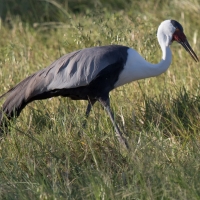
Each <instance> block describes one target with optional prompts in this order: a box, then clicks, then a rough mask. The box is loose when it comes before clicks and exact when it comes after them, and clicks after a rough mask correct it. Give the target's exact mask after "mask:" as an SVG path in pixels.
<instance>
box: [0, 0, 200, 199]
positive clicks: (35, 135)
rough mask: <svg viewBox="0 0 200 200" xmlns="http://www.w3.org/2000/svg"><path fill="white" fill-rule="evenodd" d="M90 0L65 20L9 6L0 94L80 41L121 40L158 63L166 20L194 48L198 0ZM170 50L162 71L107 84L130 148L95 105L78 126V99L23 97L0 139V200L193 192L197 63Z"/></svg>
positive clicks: (198, 151)
mask: <svg viewBox="0 0 200 200" xmlns="http://www.w3.org/2000/svg"><path fill="white" fill-rule="evenodd" d="M52 2H54V3H59V2H56V1H52ZM69 2H70V3H72V2H71V1H69ZM81 2H82V3H83V2H84V1H81ZM98 2H101V4H99V5H100V7H95V6H94V7H87V4H86V3H85V2H84V6H86V7H87V9H83V10H81V12H77V10H76V11H74V13H73V12H72V11H73V10H72V11H70V12H69V13H70V17H66V18H65V20H63V18H62V17H61V18H60V20H59V18H58V16H59V15H56V19H55V20H53V21H51V20H46V21H43V19H42V20H41V21H40V20H37V19H38V18H39V17H38V16H37V17H35V15H36V14H32V16H33V17H35V18H33V21H34V19H35V21H34V22H29V23H28V22H25V21H24V18H21V19H20V17H16V16H15V15H14V14H15V13H12V12H11V13H10V16H11V20H10V21H9V22H7V21H5V22H1V23H0V35H1V37H0V77H1V78H0V85H1V87H0V94H3V93H4V92H6V91H7V90H8V89H9V88H11V87H12V86H14V85H15V84H16V83H18V82H19V81H21V80H22V79H24V78H25V77H27V76H28V75H30V74H31V73H34V72H35V71H37V70H39V69H42V68H44V67H45V66H48V65H49V64H50V63H51V62H52V61H54V60H55V59H57V58H59V57H60V56H61V55H63V54H65V53H68V52H71V51H74V50H77V49H80V48H85V47H90V46H98V45H107V44H123V45H127V46H130V47H133V48H135V49H137V51H139V52H140V53H141V54H142V55H143V56H144V57H145V58H146V59H147V60H149V61H150V62H154V63H156V62H159V60H160V58H161V52H160V48H159V45H158V43H157V40H156V34H155V33H156V30H157V27H158V25H159V23H160V22H161V21H162V20H164V19H167V18H173V19H176V20H178V21H179V22H181V24H182V25H183V26H184V30H185V34H186V35H187V37H188V40H189V42H190V44H191V46H192V47H193V49H194V50H195V52H196V53H197V55H199V53H198V52H200V43H199V41H198V36H199V35H198V34H199V31H200V24H199V20H198V15H199V10H198V9H199V7H200V2H199V1H187V0H184V1H182V3H181V5H180V4H179V3H178V1H175V0H173V1H165V2H164V1H163V2H160V1H149V2H146V1H133V2H131V3H130V2H129V3H128V5H127V3H124V4H123V3H122V2H120V1H117V2H118V4H117V5H121V4H123V6H122V7H123V10H120V6H119V7H116V8H114V9H113V10H111V9H110V7H109V6H108V4H105V2H106V3H110V4H109V5H113V1H105V2H104V1H98ZM127 2H128V1H127ZM61 3H62V2H61ZM10 5H12V4H10ZM59 5H61V4H59ZM70 6H73V5H71V4H70ZM90 6H92V5H90ZM63 8H65V7H64V6H63ZM91 8H92V9H91ZM100 8H101V9H100ZM57 9H58V11H59V12H61V10H59V9H60V8H59V7H57ZM69 9H70V8H69ZM10 10H12V9H11V7H10ZM22 11H23V10H22ZM33 13H34V12H33ZM171 49H172V53H173V62H172V65H171V66H170V68H169V69H168V70H167V72H166V73H164V74H162V75H160V76H159V77H156V78H150V79H144V80H140V81H137V82H133V83H131V84H128V85H125V86H122V87H120V88H118V89H116V90H114V91H112V92H111V105H112V107H113V109H114V112H115V117H116V121H117V123H118V124H119V126H120V127H121V129H122V131H123V132H124V133H125V134H126V136H127V139H128V141H129V144H130V146H131V150H130V152H126V151H125V150H124V149H122V148H121V147H120V146H119V144H118V141H117V140H116V138H115V135H114V130H113V126H112V124H111V122H110V120H109V117H108V116H107V114H106V113H105V111H104V110H103V109H102V108H101V106H100V105H99V104H97V105H95V107H94V109H93V110H92V113H91V115H90V117H89V119H88V125H87V127H86V128H85V129H84V130H83V129H82V122H83V120H84V112H85V109H86V106H87V103H86V102H84V101H71V100H69V99H64V98H60V97H59V98H52V99H48V100H44V101H37V102H33V103H31V104H29V105H28V106H27V107H26V108H25V109H24V110H23V112H22V114H21V115H20V117H19V118H18V119H16V120H15V121H14V122H12V124H11V126H10V132H9V133H7V135H6V136H5V137H4V138H3V139H2V141H1V144H0V199H9V200H10V199H42V200H43V199H131V200H132V199H181V200H182V199H194V200H196V199H200V182H199V180H200V172H199V169H200V164H199V163H200V132H199V130H200V125H199V119H200V97H199V88H200V85H199V74H200V73H199V63H195V62H194V61H193V60H192V59H191V58H190V56H189V54H188V53H187V52H185V50H184V49H183V48H181V47H180V45H177V44H173V45H172V47H171ZM2 103H3V101H1V104H2Z"/></svg>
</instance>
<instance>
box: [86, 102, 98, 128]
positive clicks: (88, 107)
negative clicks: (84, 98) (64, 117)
mask: <svg viewBox="0 0 200 200" xmlns="http://www.w3.org/2000/svg"><path fill="white" fill-rule="evenodd" d="M95 102H96V100H90V99H89V100H88V106H87V109H86V112H85V118H86V119H85V120H84V122H83V128H85V127H86V124H87V118H88V117H89V114H90V111H91V109H92V106H93V105H94V104H95Z"/></svg>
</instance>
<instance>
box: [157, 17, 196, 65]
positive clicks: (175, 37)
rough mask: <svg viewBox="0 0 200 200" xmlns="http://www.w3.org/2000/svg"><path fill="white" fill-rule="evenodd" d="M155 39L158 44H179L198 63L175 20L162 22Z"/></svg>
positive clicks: (181, 28) (180, 26) (179, 25)
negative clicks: (174, 42)
mask: <svg viewBox="0 0 200 200" xmlns="http://www.w3.org/2000/svg"><path fill="white" fill-rule="evenodd" d="M157 37H158V41H159V43H160V44H161V43H163V42H164V43H165V45H170V44H172V42H173V41H176V42H178V43H180V44H181V45H182V46H183V47H184V48H185V50H186V51H187V52H189V54H190V55H191V56H192V58H193V59H194V60H195V61H196V62H198V61H199V59H198V57H197V55H196V54H195V53H194V51H193V49H192V47H191V46H190V44H189V43H188V41H187V38H186V36H185V34H184V32H183V27H182V25H181V24H180V23H179V22H177V21H175V20H165V21H163V22H162V23H161V24H160V26H159V27H158V31H157Z"/></svg>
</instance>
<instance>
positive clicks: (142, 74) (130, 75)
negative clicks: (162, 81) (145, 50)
mask: <svg viewBox="0 0 200 200" xmlns="http://www.w3.org/2000/svg"><path fill="white" fill-rule="evenodd" d="M159 43H160V46H161V49H162V60H161V61H160V62H159V63H158V64H152V63H149V62H147V61H146V60H145V59H144V58H143V57H142V56H141V55H140V54H139V53H138V52H137V51H135V50H134V49H131V48H130V49H129V50H128V58H127V62H126V65H125V66H124V69H123V71H122V72H121V74H120V75H119V78H118V81H117V82H116V84H115V87H119V86H121V85H124V84H126V83H129V82H132V81H135V80H139V79H143V78H149V77H153V76H158V75H160V74H162V73H163V72H165V71H166V70H167V69H168V68H169V66H170V64H171V60H172V54H171V50H170V47H169V45H166V43H164V42H159Z"/></svg>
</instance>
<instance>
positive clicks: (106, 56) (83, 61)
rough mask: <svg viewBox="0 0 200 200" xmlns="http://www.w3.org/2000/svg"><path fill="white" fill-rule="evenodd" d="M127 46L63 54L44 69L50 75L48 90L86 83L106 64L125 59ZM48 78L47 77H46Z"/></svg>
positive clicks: (95, 48)
mask: <svg viewBox="0 0 200 200" xmlns="http://www.w3.org/2000/svg"><path fill="white" fill-rule="evenodd" d="M127 49H128V47H124V46H118V45H110V46H102V47H92V48H86V49H82V50H79V51H76V52H73V53H70V54H67V55H64V56H63V57H61V58H60V59H58V60H57V61H55V62H54V63H52V64H51V65H50V66H49V69H48V70H45V71H44V74H43V76H45V77H51V78H50V79H51V81H50V83H49V85H48V86H47V89H48V90H54V89H63V88H76V87H80V86H86V85H88V84H89V83H90V82H91V81H92V80H93V79H95V77H96V76H97V75H98V74H99V72H100V71H101V70H103V69H104V68H106V67H107V66H109V65H111V64H113V63H117V62H118V61H121V60H123V61H124V64H125V62H126V59H127ZM47 79H48V78H47Z"/></svg>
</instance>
